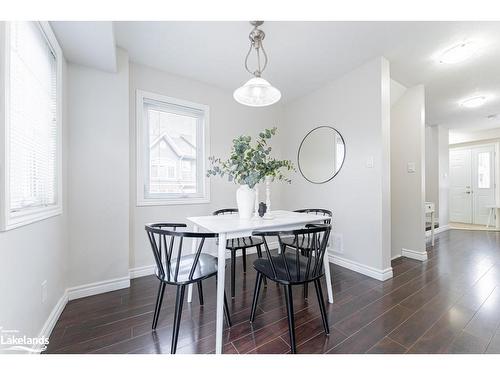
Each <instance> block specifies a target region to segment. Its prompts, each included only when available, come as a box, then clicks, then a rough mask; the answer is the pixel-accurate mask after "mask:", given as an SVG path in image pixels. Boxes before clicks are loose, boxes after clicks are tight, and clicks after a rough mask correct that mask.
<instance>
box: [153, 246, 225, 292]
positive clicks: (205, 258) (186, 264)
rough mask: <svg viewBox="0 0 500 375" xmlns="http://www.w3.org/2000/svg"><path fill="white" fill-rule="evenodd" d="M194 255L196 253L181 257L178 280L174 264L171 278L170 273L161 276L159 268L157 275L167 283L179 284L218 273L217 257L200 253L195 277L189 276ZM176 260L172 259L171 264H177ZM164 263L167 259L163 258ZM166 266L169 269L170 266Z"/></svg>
mask: <svg viewBox="0 0 500 375" xmlns="http://www.w3.org/2000/svg"><path fill="white" fill-rule="evenodd" d="M194 257H195V255H194V254H192V255H185V256H183V257H181V260H180V262H179V273H178V275H177V280H175V277H174V276H175V267H174V266H172V267H170V268H171V269H172V270H171V273H170V278H169V277H168V275H165V276H164V277H161V276H160V274H159V272H158V268H157V269H156V271H155V274H156V277H157V278H158V279H160V280H162V281H164V282H166V283H167V284H175V285H179V284H191V283H194V282H197V281H200V280H203V279H206V278H208V277H211V276H213V275H215V274H217V258H216V257H214V256H213V255H209V254H200V257H199V259H198V263H197V264H196V268H195V271H194V273H193V277H192V278H189V273H190V272H191V268H192V266H193V262H194ZM175 262H176V260H172V261H171V264H172V265H175V264H176V263H175ZM163 263H165V260H163ZM164 268H165V269H168V268H169V267H164Z"/></svg>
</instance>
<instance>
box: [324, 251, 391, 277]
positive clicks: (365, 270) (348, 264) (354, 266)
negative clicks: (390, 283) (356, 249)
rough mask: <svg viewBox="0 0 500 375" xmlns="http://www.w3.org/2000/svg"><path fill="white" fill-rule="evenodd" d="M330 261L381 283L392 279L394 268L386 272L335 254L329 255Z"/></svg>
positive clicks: (387, 269)
mask: <svg viewBox="0 0 500 375" xmlns="http://www.w3.org/2000/svg"><path fill="white" fill-rule="evenodd" d="M328 260H329V261H330V262H332V263H334V264H336V265H338V266H341V267H344V268H347V269H350V270H351V271H354V272H359V273H362V274H363V275H366V276H369V277H372V278H374V279H377V280H380V281H385V280H388V279H390V278H392V267H389V268H386V269H385V270H380V269H377V268H374V267H370V266H366V265H364V264H361V263H358V262H355V261H353V260H349V259H346V258H342V257H339V256H338V255H333V254H329V255H328Z"/></svg>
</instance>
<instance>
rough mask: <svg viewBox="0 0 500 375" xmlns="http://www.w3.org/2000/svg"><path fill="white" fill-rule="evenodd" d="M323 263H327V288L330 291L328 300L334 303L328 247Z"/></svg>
mask: <svg viewBox="0 0 500 375" xmlns="http://www.w3.org/2000/svg"><path fill="white" fill-rule="evenodd" d="M323 263H324V264H325V278H326V290H327V291H328V302H330V303H333V287H332V278H331V276H330V260H329V259H328V248H327V249H326V254H325V256H324V257H323Z"/></svg>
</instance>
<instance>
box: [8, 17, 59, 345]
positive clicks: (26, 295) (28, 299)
mask: <svg viewBox="0 0 500 375" xmlns="http://www.w3.org/2000/svg"><path fill="white" fill-rule="evenodd" d="M2 26H3V25H2V22H0V46H4V45H5V44H4V40H3V34H2V33H3V30H4V28H3V27H2ZM0 61H1V62H3V61H4V54H3V49H2V47H0ZM0 75H1V76H2V77H3V69H2V65H1V63H0ZM66 75H67V74H66V63H63V82H64V78H65V77H66ZM0 86H1V83H0ZM66 92H67V90H66V85H64V86H63V123H62V134H63V155H62V156H63V168H62V169H63V171H62V173H63V214H62V215H59V216H55V217H52V218H49V219H46V220H42V221H39V222H36V223H33V224H29V225H26V226H23V227H20V228H16V229H13V230H10V231H7V232H0V327H3V328H4V329H16V330H19V331H20V333H21V334H25V335H26V336H29V337H36V336H38V335H39V334H40V333H41V330H42V328H43V326H44V324H45V323H46V321H47V319H48V318H49V316H50V314H51V312H52V310H53V309H54V307H55V306H56V304H57V303H58V301H59V300H60V299H61V297H63V295H64V291H65V289H66V273H67V260H68V237H67V224H66V223H67V219H68V205H67V183H66V180H67V178H66V177H67V173H66V172H67V158H66V156H67V154H68V149H67V137H68V129H67V112H66V107H65V106H66V100H65V97H66V95H65V94H66ZM0 111H1V108H0ZM0 116H3V113H0ZM0 168H2V166H0ZM45 280H47V301H46V302H45V303H42V294H41V284H42V282H43V281H45Z"/></svg>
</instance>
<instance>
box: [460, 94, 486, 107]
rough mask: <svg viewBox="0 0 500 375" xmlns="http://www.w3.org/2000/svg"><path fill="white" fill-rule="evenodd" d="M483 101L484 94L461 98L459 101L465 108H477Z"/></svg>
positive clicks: (484, 100) (484, 99)
mask: <svg viewBox="0 0 500 375" xmlns="http://www.w3.org/2000/svg"><path fill="white" fill-rule="evenodd" d="M485 102H486V96H484V95H480V96H474V97H472V98H468V99H465V100H462V102H460V105H461V106H462V107H465V108H477V107H481V106H482V105H483V104H484V103H485Z"/></svg>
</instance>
